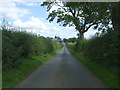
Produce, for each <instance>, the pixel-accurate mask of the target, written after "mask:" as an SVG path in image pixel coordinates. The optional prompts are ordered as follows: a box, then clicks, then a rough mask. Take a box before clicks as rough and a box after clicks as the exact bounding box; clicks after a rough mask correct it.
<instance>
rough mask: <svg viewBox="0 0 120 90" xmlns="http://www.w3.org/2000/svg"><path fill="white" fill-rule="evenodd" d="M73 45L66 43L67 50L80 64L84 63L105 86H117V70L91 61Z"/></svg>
mask: <svg viewBox="0 0 120 90" xmlns="http://www.w3.org/2000/svg"><path fill="white" fill-rule="evenodd" d="M74 46H75V45H69V44H67V47H68V50H69V51H70V52H71V53H72V54H73V55H74V56H75V58H77V60H79V61H80V62H81V63H82V64H84V65H85V66H86V67H87V68H88V69H89V70H90V71H91V72H92V73H93V74H94V75H95V76H96V77H97V78H98V79H100V81H102V82H103V83H104V84H105V85H106V87H107V88H118V87H119V85H118V79H119V77H118V72H116V71H115V69H116V68H114V69H108V68H106V67H103V66H102V65H101V64H98V63H95V62H92V61H91V60H90V59H89V58H87V57H85V55H84V53H83V51H81V52H80V51H79V53H78V51H77V52H76V50H74Z"/></svg>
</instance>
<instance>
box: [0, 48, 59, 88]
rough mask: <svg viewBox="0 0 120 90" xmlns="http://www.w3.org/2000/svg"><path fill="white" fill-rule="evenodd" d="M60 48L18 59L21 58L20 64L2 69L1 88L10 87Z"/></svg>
mask: <svg viewBox="0 0 120 90" xmlns="http://www.w3.org/2000/svg"><path fill="white" fill-rule="evenodd" d="M60 50H61V48H59V49H57V50H55V51H54V52H51V53H49V54H43V55H42V56H34V57H31V58H23V59H20V60H22V62H21V64H20V65H18V66H17V67H14V68H7V69H5V70H4V71H3V73H2V75H3V77H2V81H3V83H2V88H12V87H13V86H15V85H16V84H17V83H19V82H20V81H21V80H23V79H24V78H25V77H27V76H28V75H29V74H30V73H32V72H33V71H35V70H36V69H37V68H38V67H39V66H40V65H41V64H42V63H43V62H45V61H46V60H48V59H50V58H51V57H52V56H54V55H55V54H57V53H58V52H59V51H60Z"/></svg>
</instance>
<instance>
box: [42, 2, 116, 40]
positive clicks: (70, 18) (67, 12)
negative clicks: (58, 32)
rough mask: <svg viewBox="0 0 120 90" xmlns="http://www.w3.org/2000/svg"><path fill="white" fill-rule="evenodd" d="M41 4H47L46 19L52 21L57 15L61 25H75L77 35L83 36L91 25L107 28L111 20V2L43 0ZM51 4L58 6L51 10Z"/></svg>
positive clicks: (100, 28) (95, 27)
mask: <svg viewBox="0 0 120 90" xmlns="http://www.w3.org/2000/svg"><path fill="white" fill-rule="evenodd" d="M41 6H47V12H49V15H48V17H47V20H49V22H52V21H53V20H55V18H56V17H57V23H59V25H62V26H67V25H68V26H75V29H76V30H77V31H78V32H79V37H80V38H82V37H84V33H85V32H87V31H88V30H89V29H90V28H91V27H92V26H94V29H97V28H98V27H99V30H102V29H105V28H109V25H108V24H110V22H111V21H112V20H111V9H112V6H114V5H113V4H112V3H107V2H106V3H105V2H104V3H95V2H63V1H59V2H58V1H54V2H43V3H42V4H41ZM53 6H58V8H57V9H56V10H52V11H50V10H51V8H52V7H53Z"/></svg>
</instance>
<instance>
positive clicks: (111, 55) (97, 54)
mask: <svg viewBox="0 0 120 90" xmlns="http://www.w3.org/2000/svg"><path fill="white" fill-rule="evenodd" d="M118 33H119V31H118V30H108V32H106V33H104V34H101V35H99V36H94V37H93V38H91V39H90V40H79V41H78V42H77V43H76V45H75V47H74V49H75V51H77V52H84V54H85V55H86V56H87V57H89V58H90V59H91V60H92V61H93V62H96V63H99V64H101V65H103V66H106V67H109V68H113V67H116V68H117V67H118V65H120V62H119V59H118V56H119V52H118V47H119V44H118V43H119V40H118Z"/></svg>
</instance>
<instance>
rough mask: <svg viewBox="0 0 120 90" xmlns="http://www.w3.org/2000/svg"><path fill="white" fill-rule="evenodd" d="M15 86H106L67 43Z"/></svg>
mask: <svg viewBox="0 0 120 90" xmlns="http://www.w3.org/2000/svg"><path fill="white" fill-rule="evenodd" d="M14 88H105V86H104V85H103V84H102V83H101V82H100V81H99V80H98V79H97V78H96V77H95V76H94V75H93V74H92V73H91V72H90V71H89V70H88V69H86V68H85V67H84V66H83V65H82V64H81V63H80V62H79V61H78V60H76V59H75V58H74V57H73V56H72V55H71V54H70V53H69V51H68V50H67V48H66V45H65V44H64V47H63V48H62V50H61V51H60V52H59V53H58V54H57V55H55V56H54V57H52V58H51V59H50V60H48V61H47V62H45V63H44V64H43V65H41V66H40V67H39V68H38V69H37V70H36V71H34V72H33V73H32V74H31V75H29V76H28V77H27V78H26V79H24V80H23V81H22V82H20V83H19V84H17V85H16V86H15V87H14Z"/></svg>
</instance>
